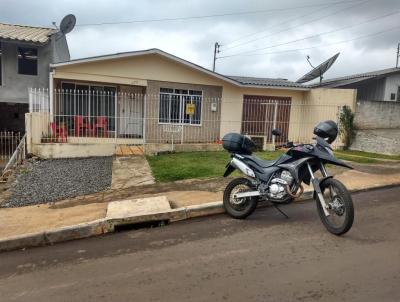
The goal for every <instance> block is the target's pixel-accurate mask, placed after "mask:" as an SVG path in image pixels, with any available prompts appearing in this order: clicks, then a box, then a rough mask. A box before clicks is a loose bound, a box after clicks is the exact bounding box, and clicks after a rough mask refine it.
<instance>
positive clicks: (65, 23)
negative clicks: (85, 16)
mask: <svg viewBox="0 0 400 302" xmlns="http://www.w3.org/2000/svg"><path fill="white" fill-rule="evenodd" d="M75 24H76V17H75V16H74V15H73V14H69V15H66V16H65V17H64V18H63V19H62V20H61V23H60V31H61V33H62V34H63V35H66V34H68V33H70V32H71V31H72V30H73V29H74V27H75Z"/></svg>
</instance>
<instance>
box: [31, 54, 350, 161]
mask: <svg viewBox="0 0 400 302" xmlns="http://www.w3.org/2000/svg"><path fill="white" fill-rule="evenodd" d="M50 78H51V79H50V82H51V86H52V87H53V88H54V89H55V90H50V91H49V98H48V99H47V98H46V97H45V98H40V97H39V98H37V99H36V98H34V97H32V100H37V103H35V104H32V107H34V108H39V109H38V110H34V111H37V112H36V113H35V112H34V113H32V115H31V118H32V120H31V122H30V124H29V127H30V129H29V131H30V133H31V137H30V139H29V142H28V144H30V145H31V147H30V148H31V152H33V153H37V154H39V155H44V154H46V156H57V155H56V154H54V153H57V152H61V153H62V154H64V155H66V154H67V153H68V152H66V151H65V150H67V149H68V148H70V149H68V150H70V151H72V146H74V149H73V151H74V152H78V148H85V151H84V154H86V155H87V154H92V155H94V154H96V155H99V154H100V153H101V154H103V153H106V152H108V151H106V150H110V149H109V148H108V147H107V146H106V145H105V144H104V143H111V144H140V145H141V144H146V146H147V147H148V148H150V145H153V148H156V149H157V148H158V150H160V149H162V148H164V147H165V146H163V145H162V144H164V145H167V146H168V144H176V143H178V144H208V145H210V144H215V143H218V142H220V140H221V138H222V137H223V135H224V134H226V133H228V132H232V131H235V132H241V133H244V134H248V135H250V136H252V137H255V138H256V139H259V141H260V144H262V145H264V146H265V145H266V144H273V143H276V142H275V140H274V138H273V137H272V136H271V134H270V132H271V130H272V128H273V127H277V128H280V129H282V130H283V136H282V137H281V138H280V141H285V140H287V139H290V140H294V141H310V140H311V137H312V135H313V134H312V131H313V127H314V125H315V124H316V123H317V122H318V121H320V120H321V119H335V120H336V119H337V116H338V113H339V110H340V106H343V105H347V106H350V107H351V108H354V106H355V91H354V90H349V89H313V88H310V87H308V86H305V85H301V84H298V83H294V82H291V81H288V80H285V79H268V78H252V77H239V76H225V75H222V74H219V73H216V72H212V71H210V70H208V69H205V68H203V67H201V66H199V65H196V64H194V63H191V62H189V61H186V60H183V59H181V58H179V57H176V56H174V55H171V54H169V53H166V52H164V51H161V50H159V49H149V50H143V51H134V52H127V53H117V54H110V55H104V56H97V57H90V58H84V59H77V60H71V61H67V62H60V63H55V64H51V73H50ZM32 93H33V94H35V92H32ZM35 95H36V94H35ZM52 135H53V136H54V135H56V136H61V137H62V138H60V139H61V141H66V142H67V143H64V144H54V140H51V141H52V142H53V144H47V145H46V144H45V142H46V139H48V138H49V136H52ZM65 136H67V138H65V140H64V137H65ZM69 143H70V144H71V145H70V146H69ZM100 143H101V144H104V145H103V147H102V148H99V147H98V145H96V144H100ZM91 144H92V145H91ZM49 145H52V146H49ZM90 145H91V146H92V149H91V150H89V149H88V148H89V147H90ZM96 146H97V147H96ZM168 148H169V147H168ZM45 149H46V151H44V150H45ZM63 150H64V151H65V152H64V151H63ZM82 150H83V149H82ZM82 152H83V151H82ZM102 152H103V153H102ZM50 153H51V154H50ZM61 153H60V154H61ZM49 154H50V155H49ZM69 156H72V154H69Z"/></svg>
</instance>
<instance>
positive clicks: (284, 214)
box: [273, 204, 289, 219]
mask: <svg viewBox="0 0 400 302" xmlns="http://www.w3.org/2000/svg"><path fill="white" fill-rule="evenodd" d="M273 206H274V208H275V209H276V210H277V211H278V212H279V213H281V214H282V215H283V216H284V217H285V218H286V219H289V216H288V215H287V214H286V213H285V212H283V211H282V210H281V209H280V208H279V207H278V206H277V205H276V204H273Z"/></svg>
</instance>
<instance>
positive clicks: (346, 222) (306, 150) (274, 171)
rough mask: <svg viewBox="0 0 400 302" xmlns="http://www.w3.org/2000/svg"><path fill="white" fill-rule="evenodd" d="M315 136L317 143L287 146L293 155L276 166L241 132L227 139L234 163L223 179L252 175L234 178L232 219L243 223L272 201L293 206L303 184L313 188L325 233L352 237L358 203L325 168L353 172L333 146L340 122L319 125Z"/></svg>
mask: <svg viewBox="0 0 400 302" xmlns="http://www.w3.org/2000/svg"><path fill="white" fill-rule="evenodd" d="M272 134H273V135H275V136H280V135H281V132H280V131H279V130H278V129H274V130H272ZM314 134H315V135H316V137H315V138H314V139H315V141H316V143H314V144H298V145H295V144H293V142H287V143H286V144H284V145H283V147H285V148H288V149H289V150H288V151H287V152H286V153H285V154H283V155H282V156H280V157H279V158H277V159H276V160H272V161H268V160H263V159H261V158H259V157H257V156H256V155H254V154H252V153H253V151H254V150H255V148H256V145H255V143H254V142H253V141H252V140H251V139H249V138H248V137H246V136H244V135H241V134H238V133H229V134H227V135H225V136H224V137H223V139H222V141H223V147H224V149H225V150H227V151H229V152H230V153H231V158H232V160H231V161H230V162H229V163H228V165H227V166H226V171H225V173H224V177H227V176H228V175H230V174H231V173H232V172H233V171H234V170H235V169H238V170H240V171H241V172H242V173H243V174H245V175H246V176H247V177H240V178H235V179H233V180H232V181H231V182H230V183H229V184H228V185H227V187H226V189H225V191H224V207H225V210H226V212H227V213H228V214H229V215H230V216H232V217H233V218H237V219H244V218H246V217H247V216H249V215H250V214H251V213H253V212H254V210H255V209H256V207H257V204H258V202H259V201H270V202H272V203H273V204H274V205H275V206H277V205H279V204H287V203H290V202H292V201H293V200H294V199H295V198H298V197H300V195H301V194H302V193H303V191H304V189H303V186H302V183H306V184H307V185H310V183H311V184H312V186H313V188H314V194H313V197H314V199H315V200H316V203H317V210H318V214H319V216H320V218H321V220H322V223H323V224H324V226H325V227H326V229H327V230H328V231H329V232H331V233H333V234H335V235H342V234H344V233H346V232H348V231H349V230H350V228H351V226H352V224H353V220H354V208H353V201H352V199H351V195H350V193H349V191H348V190H347V189H346V187H345V186H344V185H343V184H342V183H341V182H340V181H338V180H336V179H334V178H333V176H330V175H329V174H328V172H327V170H326V164H331V165H337V166H342V167H346V168H349V169H353V168H352V167H351V166H349V165H347V164H346V163H345V162H343V161H341V160H339V159H337V158H336V157H335V156H334V154H333V152H332V147H331V146H330V144H331V143H332V142H333V141H334V140H335V139H336V137H337V134H338V127H337V125H336V123H335V122H333V121H325V122H321V123H319V124H318V125H317V126H316V127H315V128H314ZM317 171H320V172H321V175H322V177H321V178H317V177H316V176H315V172H317ZM282 214H284V213H283V212H282Z"/></svg>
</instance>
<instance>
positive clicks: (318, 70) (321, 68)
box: [296, 52, 340, 84]
mask: <svg viewBox="0 0 400 302" xmlns="http://www.w3.org/2000/svg"><path fill="white" fill-rule="evenodd" d="M339 55H340V52H338V53H337V54H335V55H334V56H333V57H331V58H329V59H328V60H326V61H325V62H323V63H321V64H320V65H318V66H317V67H315V68H314V69H313V70H311V71H310V72H307V73H306V74H305V75H304V76H302V77H301V78H300V79H298V80H297V81H296V83H299V84H303V83H306V82H309V81H312V80H314V79H316V78H318V77H319V80H320V82H321V81H322V75H323V74H324V73H325V72H326V71H327V70H328V69H329V68H330V67H331V66H332V65H333V63H335V61H336V59H337V58H338V56H339ZM309 58H310V57H309V56H307V60H309ZM309 62H310V61H309Z"/></svg>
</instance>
